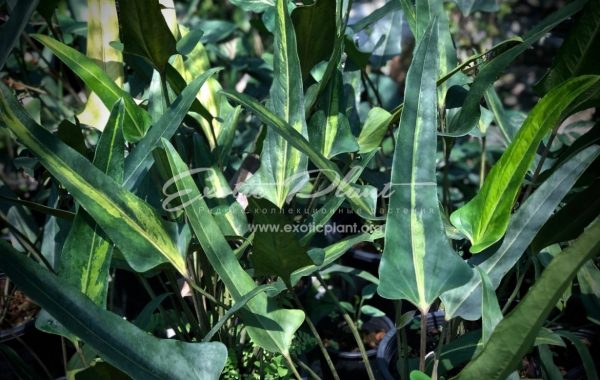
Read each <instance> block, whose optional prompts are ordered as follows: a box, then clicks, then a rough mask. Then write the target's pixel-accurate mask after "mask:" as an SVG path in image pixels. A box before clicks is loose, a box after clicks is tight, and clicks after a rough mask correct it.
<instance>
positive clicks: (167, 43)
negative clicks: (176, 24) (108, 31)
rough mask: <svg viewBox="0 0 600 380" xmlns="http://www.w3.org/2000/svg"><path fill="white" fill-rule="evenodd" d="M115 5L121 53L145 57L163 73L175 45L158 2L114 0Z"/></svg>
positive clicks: (173, 52)
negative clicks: (119, 28) (117, 15)
mask: <svg viewBox="0 0 600 380" xmlns="http://www.w3.org/2000/svg"><path fill="white" fill-rule="evenodd" d="M117 4H118V12H119V24H120V25H121V42H123V45H124V46H125V51H124V52H125V53H126V54H133V55H137V56H140V57H142V58H145V59H147V60H148V61H149V62H150V63H151V64H152V66H153V67H154V68H155V69H156V70H158V72H159V73H161V75H164V74H165V71H166V69H167V65H168V63H169V58H170V57H171V56H172V55H173V54H176V53H177V44H176V42H175V37H173V34H172V33H171V30H170V29H169V27H168V26H167V23H166V21H165V18H164V17H163V14H162V12H161V6H160V3H159V1H158V0H117Z"/></svg>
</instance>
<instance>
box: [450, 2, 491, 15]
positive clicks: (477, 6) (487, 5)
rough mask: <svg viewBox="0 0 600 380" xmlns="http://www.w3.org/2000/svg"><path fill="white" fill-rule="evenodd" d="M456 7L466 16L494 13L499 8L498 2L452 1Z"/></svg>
mask: <svg viewBox="0 0 600 380" xmlns="http://www.w3.org/2000/svg"><path fill="white" fill-rule="evenodd" d="M453 2H455V3H456V5H458V8H459V9H460V12H461V13H462V14H463V15H465V16H468V15H470V14H471V13H473V12H477V11H481V12H496V11H497V10H498V9H500V7H499V4H498V2H499V0H453Z"/></svg>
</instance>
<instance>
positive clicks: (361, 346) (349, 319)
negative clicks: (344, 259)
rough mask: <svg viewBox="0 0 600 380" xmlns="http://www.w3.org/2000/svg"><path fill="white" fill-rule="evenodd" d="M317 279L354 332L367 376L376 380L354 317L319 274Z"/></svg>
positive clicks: (371, 379)
mask: <svg viewBox="0 0 600 380" xmlns="http://www.w3.org/2000/svg"><path fill="white" fill-rule="evenodd" d="M317 278H318V279H319V282H320V283H321V286H323V287H324V288H325V293H326V294H328V295H329V297H331V299H332V300H333V302H334V303H335V305H336V306H337V307H338V309H340V311H341V312H342V315H343V316H344V320H345V321H346V323H347V324H348V327H349V328H350V331H352V335H353V336H354V340H356V344H357V345H358V350H359V351H360V355H361V356H362V359H363V362H364V363H365V369H366V370H367V376H369V379H370V380H375V375H374V374H373V368H371V363H370V362H369V356H368V355H367V350H365V345H364V344H363V341H362V339H361V337H360V333H359V332H358V328H356V324H355V323H354V321H353V320H352V317H350V315H349V314H348V313H347V312H346V310H345V309H344V308H343V307H342V304H341V303H340V301H339V300H338V298H337V297H336V296H335V294H333V292H331V291H330V290H329V289H328V288H327V284H325V282H324V281H323V278H322V277H321V275H320V274H319V273H317Z"/></svg>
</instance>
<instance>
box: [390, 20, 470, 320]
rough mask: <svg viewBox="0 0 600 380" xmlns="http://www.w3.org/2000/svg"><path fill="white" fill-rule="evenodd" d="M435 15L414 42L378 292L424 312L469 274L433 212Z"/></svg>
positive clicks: (435, 205)
mask: <svg viewBox="0 0 600 380" xmlns="http://www.w3.org/2000/svg"><path fill="white" fill-rule="evenodd" d="M437 30H438V26H437V18H434V19H433V20H432V21H431V23H430V24H429V27H428V28H427V31H426V32H425V33H424V35H423V38H422V39H421V41H420V42H419V44H418V46H417V48H416V50H415V54H414V57H413V61H412V64H411V66H410V68H409V70H408V74H407V80H406V91H405V93H406V98H405V103H404V110H403V112H402V118H401V120H400V129H399V131H398V136H402V139H398V144H397V145H396V150H395V152H394V160H393V164H392V179H391V189H390V190H391V193H390V194H391V196H390V201H389V202H390V203H389V211H388V215H387V225H386V236H385V249H384V251H383V256H382V259H381V263H380V265H379V276H380V279H381V283H380V285H379V289H378V292H379V294H380V295H381V296H382V297H384V298H389V299H407V300H409V301H410V302H412V303H413V304H414V305H415V306H417V307H418V308H419V309H420V310H421V311H423V312H425V313H426V312H427V310H428V309H429V307H430V306H431V304H432V303H433V302H434V301H435V299H436V298H437V297H438V296H439V295H440V294H441V293H443V292H444V291H446V290H450V289H452V288H455V287H458V286H460V285H462V284H463V283H465V282H466V281H467V280H468V278H469V274H470V272H469V267H468V266H467V264H466V263H465V262H464V261H463V260H462V259H461V258H460V256H458V255H457V254H456V253H455V252H454V251H453V250H452V248H451V247H450V245H449V244H448V240H447V238H446V235H445V232H444V226H443V224H442V219H441V216H440V210H439V201H438V196H437V184H436V176H435V167H436V162H435V160H436V147H437V144H436V131H437V93H436V78H437V72H438V62H437V61H438V57H437V56H438V42H437V41H438V40H437Z"/></svg>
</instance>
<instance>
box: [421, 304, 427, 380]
mask: <svg viewBox="0 0 600 380" xmlns="http://www.w3.org/2000/svg"><path fill="white" fill-rule="evenodd" d="M427 312H428V310H422V311H421V332H420V334H421V340H420V343H419V371H421V372H425V353H426V352H427Z"/></svg>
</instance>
